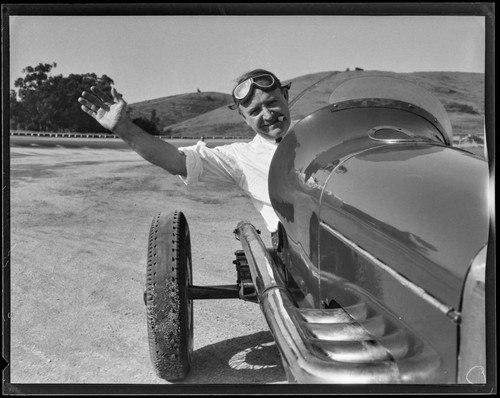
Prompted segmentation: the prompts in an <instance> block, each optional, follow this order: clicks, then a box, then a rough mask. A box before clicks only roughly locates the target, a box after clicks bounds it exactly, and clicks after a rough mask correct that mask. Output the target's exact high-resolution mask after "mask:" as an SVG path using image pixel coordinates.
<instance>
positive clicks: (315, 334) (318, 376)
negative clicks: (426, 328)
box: [236, 221, 440, 384]
mask: <svg viewBox="0 0 500 398" xmlns="http://www.w3.org/2000/svg"><path fill="white" fill-rule="evenodd" d="M236 234H237V236H238V238H239V239H240V241H241V244H242V247H243V251H244V252H245V256H246V258H247V261H248V264H249V266H250V272H251V275H252V280H253V283H254V285H255V289H256V292H257V297H258V302H259V305H260V307H261V310H262V312H263V314H264V316H265V318H266V321H267V323H268V325H269V328H270V330H271V333H272V334H273V336H274V339H275V341H276V344H277V346H278V348H279V350H280V353H281V358H282V361H283V365H284V368H285V371H286V373H287V379H288V381H289V382H291V383H338V384H341V383H349V384H397V383H412V384H419V383H423V384H429V383H433V382H434V383H435V382H439V380H436V378H437V377H439V376H438V375H439V372H438V371H437V370H438V369H439V367H440V358H439V356H438V355H437V353H436V352H435V351H434V350H433V349H432V348H431V347H429V346H428V345H426V344H423V343H422V342H421V341H419V340H418V339H416V338H415V336H413V335H412V334H411V332H409V331H408V330H407V329H406V328H404V327H403V326H402V325H399V324H397V323H395V322H394V321H393V320H391V319H388V317H387V315H385V314H382V313H380V312H378V311H376V310H374V308H373V306H372V305H370V303H369V302H367V301H366V300H363V298H362V297H361V296H359V295H356V294H355V293H353V294H352V297H353V300H352V305H351V306H349V307H348V308H346V309H347V310H348V311H346V309H343V308H325V309H313V308H298V307H297V305H296V303H295V302H294V300H293V298H292V296H291V294H290V292H289V291H288V290H287V289H286V285H285V282H284V280H283V278H282V276H281V274H280V272H279V271H278V269H277V266H276V264H275V262H274V260H273V258H272V256H271V254H270V253H269V251H268V249H267V248H266V246H265V245H264V243H263V242H262V239H261V238H260V236H259V235H258V232H257V231H256V229H255V228H254V227H253V225H252V224H250V223H248V222H245V221H242V222H240V223H239V224H238V226H237V229H236Z"/></svg>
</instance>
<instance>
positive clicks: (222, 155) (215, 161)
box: [179, 145, 242, 185]
mask: <svg viewBox="0 0 500 398" xmlns="http://www.w3.org/2000/svg"><path fill="white" fill-rule="evenodd" d="M179 151H181V152H183V153H184V154H185V155H186V170H187V176H186V177H182V176H180V178H181V180H182V181H183V182H184V184H186V185H191V184H195V183H196V182H198V181H203V182H225V183H237V184H239V181H240V180H241V178H242V170H241V167H239V164H238V161H237V159H236V158H235V157H234V156H232V155H231V152H230V151H227V150H225V149H224V148H223V147H215V148H208V147H206V146H204V145H193V146H188V147H181V148H179Z"/></svg>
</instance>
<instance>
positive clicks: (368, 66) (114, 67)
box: [9, 15, 486, 103]
mask: <svg viewBox="0 0 500 398" xmlns="http://www.w3.org/2000/svg"><path fill="white" fill-rule="evenodd" d="M9 28H10V50H9V54H10V75H11V76H10V77H11V79H10V80H11V88H13V82H14V81H15V80H16V79H17V78H19V77H22V76H23V73H22V69H23V68H25V67H26V66H36V65H37V64H38V63H40V62H42V63H53V62H56V63H57V67H56V68H54V69H53V71H52V74H54V75H59V74H62V75H63V76H67V75H69V74H70V73H75V74H84V73H95V74H97V75H98V76H101V75H104V74H105V75H107V76H109V77H110V78H111V79H113V81H114V83H115V87H116V88H117V90H118V91H119V92H120V93H121V94H122V95H123V97H124V99H125V100H126V101H127V102H128V103H134V102H139V101H144V100H149V99H155V98H160V97H166V96H170V95H176V94H184V93H190V92H195V91H196V90H197V89H200V90H201V91H217V92H222V93H228V94H229V93H230V92H231V89H232V87H233V86H234V82H235V80H236V78H237V77H238V76H239V75H240V74H242V73H244V72H246V71H248V70H250V69H254V68H264V69H268V70H271V71H272V72H274V73H275V74H276V75H277V76H278V77H279V78H280V79H281V80H283V81H286V80H288V79H292V78H295V77H299V76H302V75H306V74H310V73H317V72H325V71H334V70H340V71H342V70H346V69H347V68H350V69H354V68H355V67H360V68H363V69H365V70H383V71H392V72H420V71H459V72H478V73H484V71H485V34H486V31H485V17H484V16H471V15H468V16H308V15H298V16H208V15H205V16H203V15H200V16H197V15H189V16H160V15H157V16H139V15H136V16H34V15H29V16H10V17H9Z"/></svg>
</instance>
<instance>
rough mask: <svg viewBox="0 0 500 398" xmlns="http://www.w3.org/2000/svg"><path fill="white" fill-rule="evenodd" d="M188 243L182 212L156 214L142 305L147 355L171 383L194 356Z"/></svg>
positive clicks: (178, 377)
mask: <svg viewBox="0 0 500 398" xmlns="http://www.w3.org/2000/svg"><path fill="white" fill-rule="evenodd" d="M192 281H193V279H192V266H191V239H190V234H189V227H188V224H187V221H186V218H185V217H184V214H183V213H182V212H178V211H175V212H173V213H169V214H166V213H160V214H158V215H157V216H156V217H155V218H154V219H153V222H152V224H151V230H150V232H149V244H148V261H147V280H146V292H145V302H146V308H147V326H148V340H149V353H150V356H151V361H152V363H153V366H154V368H155V371H156V373H157V375H158V376H159V377H161V378H162V379H165V380H168V381H171V380H179V379H183V378H184V377H186V375H187V374H188V372H189V368H190V366H191V358H192V354H193V301H192V300H189V299H188V286H189V285H192Z"/></svg>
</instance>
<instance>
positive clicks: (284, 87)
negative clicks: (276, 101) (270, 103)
mask: <svg viewBox="0 0 500 398" xmlns="http://www.w3.org/2000/svg"><path fill="white" fill-rule="evenodd" d="M290 86H291V84H287V85H286V86H283V87H281V92H282V93H283V97H285V99H286V100H287V101H288V89H289V88H290Z"/></svg>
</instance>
